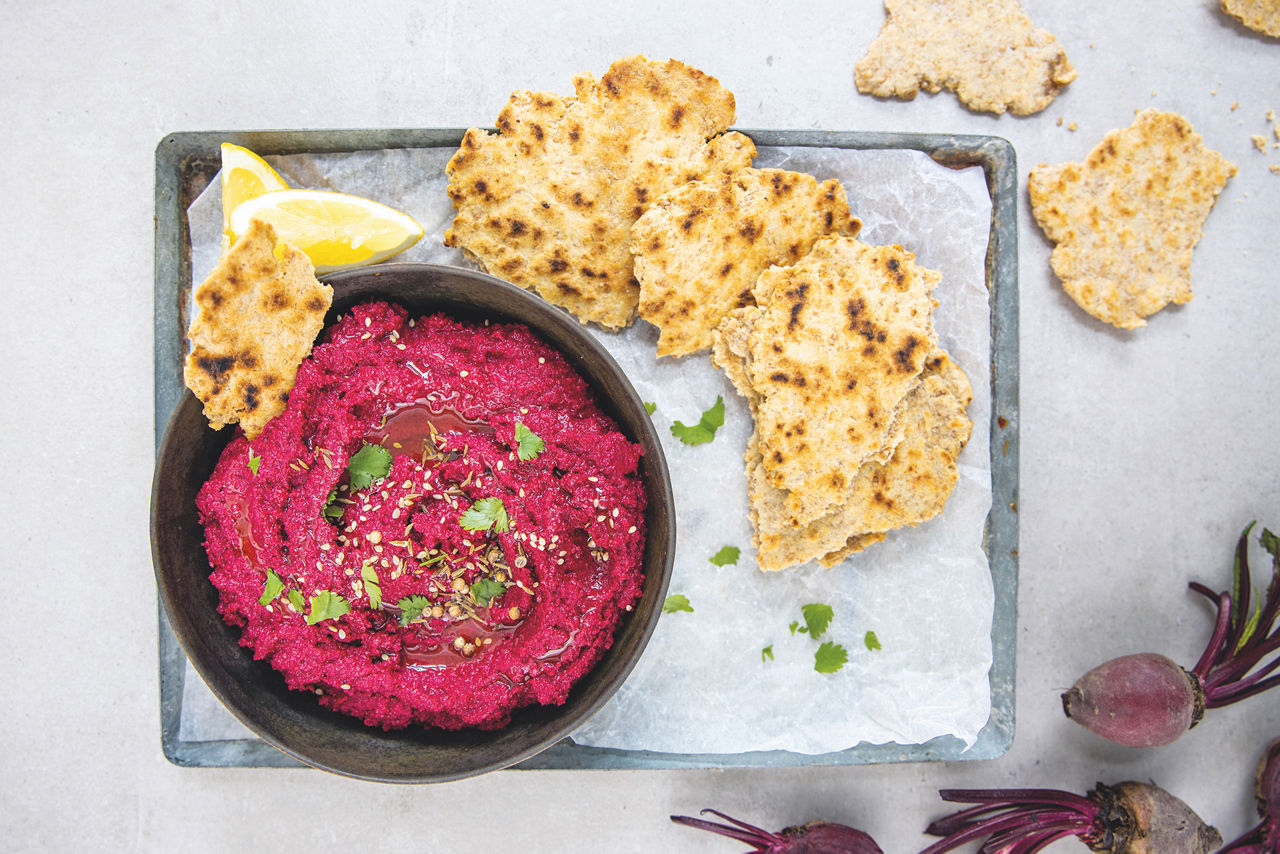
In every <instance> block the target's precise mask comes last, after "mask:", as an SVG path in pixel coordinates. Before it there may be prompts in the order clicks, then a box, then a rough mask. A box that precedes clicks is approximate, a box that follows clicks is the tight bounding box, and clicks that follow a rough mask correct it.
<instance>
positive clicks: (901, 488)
mask: <svg viewBox="0 0 1280 854" xmlns="http://www.w3.org/2000/svg"><path fill="white" fill-rule="evenodd" d="M972 396H973V395H972V390H971V389H970V387H969V382H968V378H967V377H965V375H964V372H963V371H962V370H960V368H959V366H957V365H956V364H955V362H954V361H952V360H951V359H950V357H949V356H947V354H946V353H945V352H944V351H942V350H940V349H939V350H935V351H934V352H933V353H932V354H931V355H930V357H929V359H928V363H927V365H926V367H925V370H924V371H923V373H922V375H921V378H920V382H919V383H917V384H916V386H915V387H914V388H913V389H912V391H911V393H910V394H909V395H908V396H907V399H906V401H905V404H904V407H903V411H902V416H901V417H902V421H903V430H902V440H901V441H900V442H899V443H898V444H897V446H896V447H895V448H894V451H893V454H892V455H891V456H890V458H889V459H888V460H887V461H885V462H883V463H882V462H878V461H875V460H871V461H869V462H867V463H865V464H864V465H863V466H862V467H861V468H860V469H859V470H858V472H857V474H856V476H855V477H854V478H852V480H851V482H850V485H849V488H848V490H847V492H846V495H845V496H844V498H843V499H842V500H841V502H840V503H839V504H838V505H837V506H836V507H834V508H833V509H832V510H830V511H829V512H828V513H826V514H824V515H823V516H822V517H821V518H819V519H816V520H814V521H813V522H810V523H808V524H805V525H796V524H795V523H794V519H793V517H792V515H791V513H790V511H789V508H788V502H787V496H786V494H785V492H784V491H782V490H779V489H778V488H777V487H775V486H773V485H772V484H770V483H769V480H768V477H767V475H766V473H765V471H764V467H763V465H762V463H763V458H762V457H761V455H760V453H759V446H758V442H757V440H756V438H757V437H755V436H753V437H752V439H751V441H750V442H749V443H748V448H747V453H746V455H745V459H746V463H747V482H748V497H749V500H750V506H751V523H752V530H753V543H754V545H755V548H756V559H757V562H758V564H759V566H760V568H761V569H763V570H766V571H773V570H780V569H785V568H787V567H790V566H795V565H797V564H801V563H805V562H808V561H811V560H817V561H818V562H820V563H821V564H823V565H824V566H832V565H834V564H837V563H839V562H840V561H842V560H844V559H845V558H846V557H848V556H849V555H851V554H853V553H855V552H858V551H862V550H863V549H865V548H866V547H867V546H869V545H872V544H873V543H877V542H880V541H881V540H883V539H884V538H885V536H886V535H887V533H888V532H889V531H892V530H895V529H897V528H902V527H907V526H914V525H918V524H920V523H921V522H924V521H926V520H928V519H931V518H933V517H934V516H936V515H937V514H938V513H940V512H941V511H942V509H943V507H944V506H945V505H946V502H947V499H948V498H949V497H950V495H951V493H952V492H953V491H954V489H955V484H956V480H957V476H958V470H957V466H956V460H957V458H958V456H959V454H960V451H961V450H962V449H963V448H964V446H965V444H966V443H967V442H968V440H969V435H970V433H971V431H972V427H973V422H972V421H970V420H969V417H968V416H967V415H966V414H965V410H966V408H967V407H968V405H969V402H970V401H971V400H972Z"/></svg>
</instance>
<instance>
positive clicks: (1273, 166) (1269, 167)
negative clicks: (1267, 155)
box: [1267, 163, 1280, 175]
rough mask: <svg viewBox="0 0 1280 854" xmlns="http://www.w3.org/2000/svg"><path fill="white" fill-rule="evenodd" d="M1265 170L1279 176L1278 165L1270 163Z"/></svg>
mask: <svg viewBox="0 0 1280 854" xmlns="http://www.w3.org/2000/svg"><path fill="white" fill-rule="evenodd" d="M1267 168H1268V169H1270V170H1271V171H1272V172H1274V173H1276V174H1277V175H1280V163H1272V164H1271V165H1270V166H1268V167H1267Z"/></svg>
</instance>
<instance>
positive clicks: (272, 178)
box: [222, 142, 289, 246]
mask: <svg viewBox="0 0 1280 854" xmlns="http://www.w3.org/2000/svg"><path fill="white" fill-rule="evenodd" d="M287 189H289V185H288V184H286V183H285V182H284V179H283V178H281V177H280V175H279V174H278V173H277V172H276V170H274V169H272V168H271V166H270V165H269V164H268V163H267V161H265V160H263V159H262V158H261V157H259V156H258V155H256V154H254V153H253V152H252V151H250V150H249V149H247V148H245V147H244V146H242V145H235V144H234V143H230V142H224V143H222V234H223V236H224V237H225V238H226V240H227V245H228V246H230V245H231V212H232V211H233V210H235V209H236V206H237V205H239V204H240V203H241V202H244V201H247V200H249V199H252V198H256V197H257V196H261V195H262V194H263V193H270V192H272V191H274V190H287Z"/></svg>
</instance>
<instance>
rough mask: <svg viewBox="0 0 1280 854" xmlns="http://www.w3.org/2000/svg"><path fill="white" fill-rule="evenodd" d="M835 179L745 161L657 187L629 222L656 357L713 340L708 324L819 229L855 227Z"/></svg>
mask: <svg viewBox="0 0 1280 854" xmlns="http://www.w3.org/2000/svg"><path fill="white" fill-rule="evenodd" d="M861 227H862V223H861V222H860V221H859V220H858V219H857V218H855V217H854V216H852V215H851V214H850V213H849V202H848V199H847V198H846V196H845V192H844V188H843V187H842V186H840V182H839V181H836V180H834V179H832V180H827V181H822V182H819V181H818V180H817V179H816V178H814V177H813V176H812V175H806V174H804V173H800V172H789V171H786V170H783V169H743V170H742V171H740V172H735V173H733V174H732V175H718V176H714V177H712V178H709V179H706V180H703V181H694V182H691V183H688V184H685V185H683V186H681V187H677V188H676V189H674V190H671V191H670V192H668V193H666V194H665V195H663V196H662V197H661V198H659V199H658V200H657V201H655V202H654V204H653V206H652V207H650V208H649V210H647V211H646V212H645V213H644V215H643V216H641V217H640V219H639V220H637V221H636V223H635V225H633V226H632V227H631V253H632V255H633V256H634V257H635V275H636V278H637V279H638V280H639V282H640V316H641V317H642V318H644V319H645V320H647V321H649V322H650V323H652V324H654V325H655V326H657V327H658V329H659V331H660V334H659V337H658V355H659V356H685V355H688V354H690V353H696V352H698V351H700V350H705V349H707V348H709V347H710V346H711V333H712V330H713V329H714V328H715V326H716V324H717V323H719V322H720V320H721V319H722V318H723V317H724V316H725V315H726V314H728V313H729V312H730V311H732V310H733V309H735V308H739V307H741V306H745V305H752V304H754V300H753V298H752V296H751V288H752V286H753V285H754V284H755V281H756V279H757V278H758V277H759V275H760V274H761V273H762V272H763V271H764V270H766V269H767V268H768V267H769V266H771V265H774V264H777V265H783V266H785V265H788V264H794V263H796V262H797V261H799V260H800V259H801V258H802V257H803V256H804V255H805V254H807V253H808V251H809V249H810V248H811V247H812V246H813V243H814V241H816V240H817V239H818V238H819V237H822V236H823V235H827V234H843V235H847V236H849V237H854V236H856V235H857V233H858V230H859V229H860V228H861Z"/></svg>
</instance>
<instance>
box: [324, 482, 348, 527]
mask: <svg viewBox="0 0 1280 854" xmlns="http://www.w3.org/2000/svg"><path fill="white" fill-rule="evenodd" d="M345 509H346V508H345V507H344V506H343V503H342V502H341V501H339V500H338V489H337V487H334V488H333V489H331V490H329V497H328V498H326V499H325V500H324V509H323V510H321V511H320V512H321V513H323V514H324V517H325V518H326V519H328V520H329V521H331V522H337V521H338V520H340V519H341V518H342V514H343V512H344V510H345Z"/></svg>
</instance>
